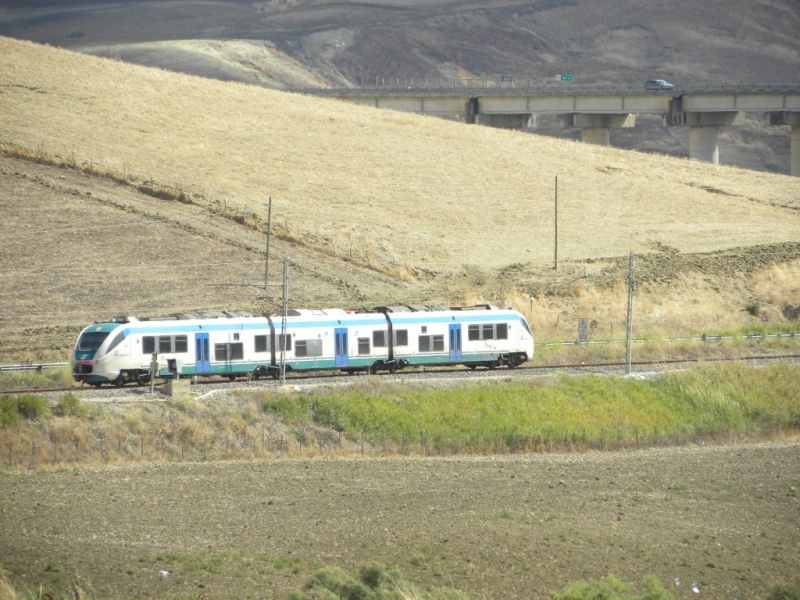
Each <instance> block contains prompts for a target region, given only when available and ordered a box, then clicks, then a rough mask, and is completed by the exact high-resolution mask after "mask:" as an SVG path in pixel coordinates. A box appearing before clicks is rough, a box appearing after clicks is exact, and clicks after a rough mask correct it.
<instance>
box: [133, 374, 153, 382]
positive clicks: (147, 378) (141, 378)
mask: <svg viewBox="0 0 800 600" xmlns="http://www.w3.org/2000/svg"><path fill="white" fill-rule="evenodd" d="M136 383H137V384H139V385H147V384H148V383H150V374H149V373H142V374H141V375H139V376H138V377H137V378H136Z"/></svg>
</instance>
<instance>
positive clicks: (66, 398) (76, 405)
mask: <svg viewBox="0 0 800 600" xmlns="http://www.w3.org/2000/svg"><path fill="white" fill-rule="evenodd" d="M51 412H52V413H53V414H54V415H55V416H57V417H85V416H86V414H87V412H88V411H87V410H86V405H85V404H83V403H82V402H81V399H80V398H78V397H77V396H76V395H75V394H73V393H72V392H69V393H67V394H64V395H63V396H61V397H60V398H59V399H58V402H56V405H55V406H53V408H52V409H51Z"/></svg>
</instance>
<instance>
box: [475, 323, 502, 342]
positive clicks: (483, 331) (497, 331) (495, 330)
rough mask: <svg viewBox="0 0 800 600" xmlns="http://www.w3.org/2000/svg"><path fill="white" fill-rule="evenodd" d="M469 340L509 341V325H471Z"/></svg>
mask: <svg viewBox="0 0 800 600" xmlns="http://www.w3.org/2000/svg"><path fill="white" fill-rule="evenodd" d="M467 336H468V337H467V339H469V340H470V341H475V340H507V339H508V323H497V324H496V325H495V324H485V325H470V326H469V327H468V328H467Z"/></svg>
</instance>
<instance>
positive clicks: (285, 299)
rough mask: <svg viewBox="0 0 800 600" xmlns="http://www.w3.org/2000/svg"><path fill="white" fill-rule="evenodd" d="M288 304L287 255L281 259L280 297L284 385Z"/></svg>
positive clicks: (284, 379) (284, 381) (282, 380)
mask: <svg viewBox="0 0 800 600" xmlns="http://www.w3.org/2000/svg"><path fill="white" fill-rule="evenodd" d="M288 304H289V257H288V256H287V257H285V258H284V259H283V298H282V299H281V341H280V344H281V385H286V325H287V323H286V317H287V316H288V312H287V311H288Z"/></svg>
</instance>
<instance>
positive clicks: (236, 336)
mask: <svg viewBox="0 0 800 600" xmlns="http://www.w3.org/2000/svg"><path fill="white" fill-rule="evenodd" d="M233 341H235V342H238V341H239V334H238V333H234V334H233Z"/></svg>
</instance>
